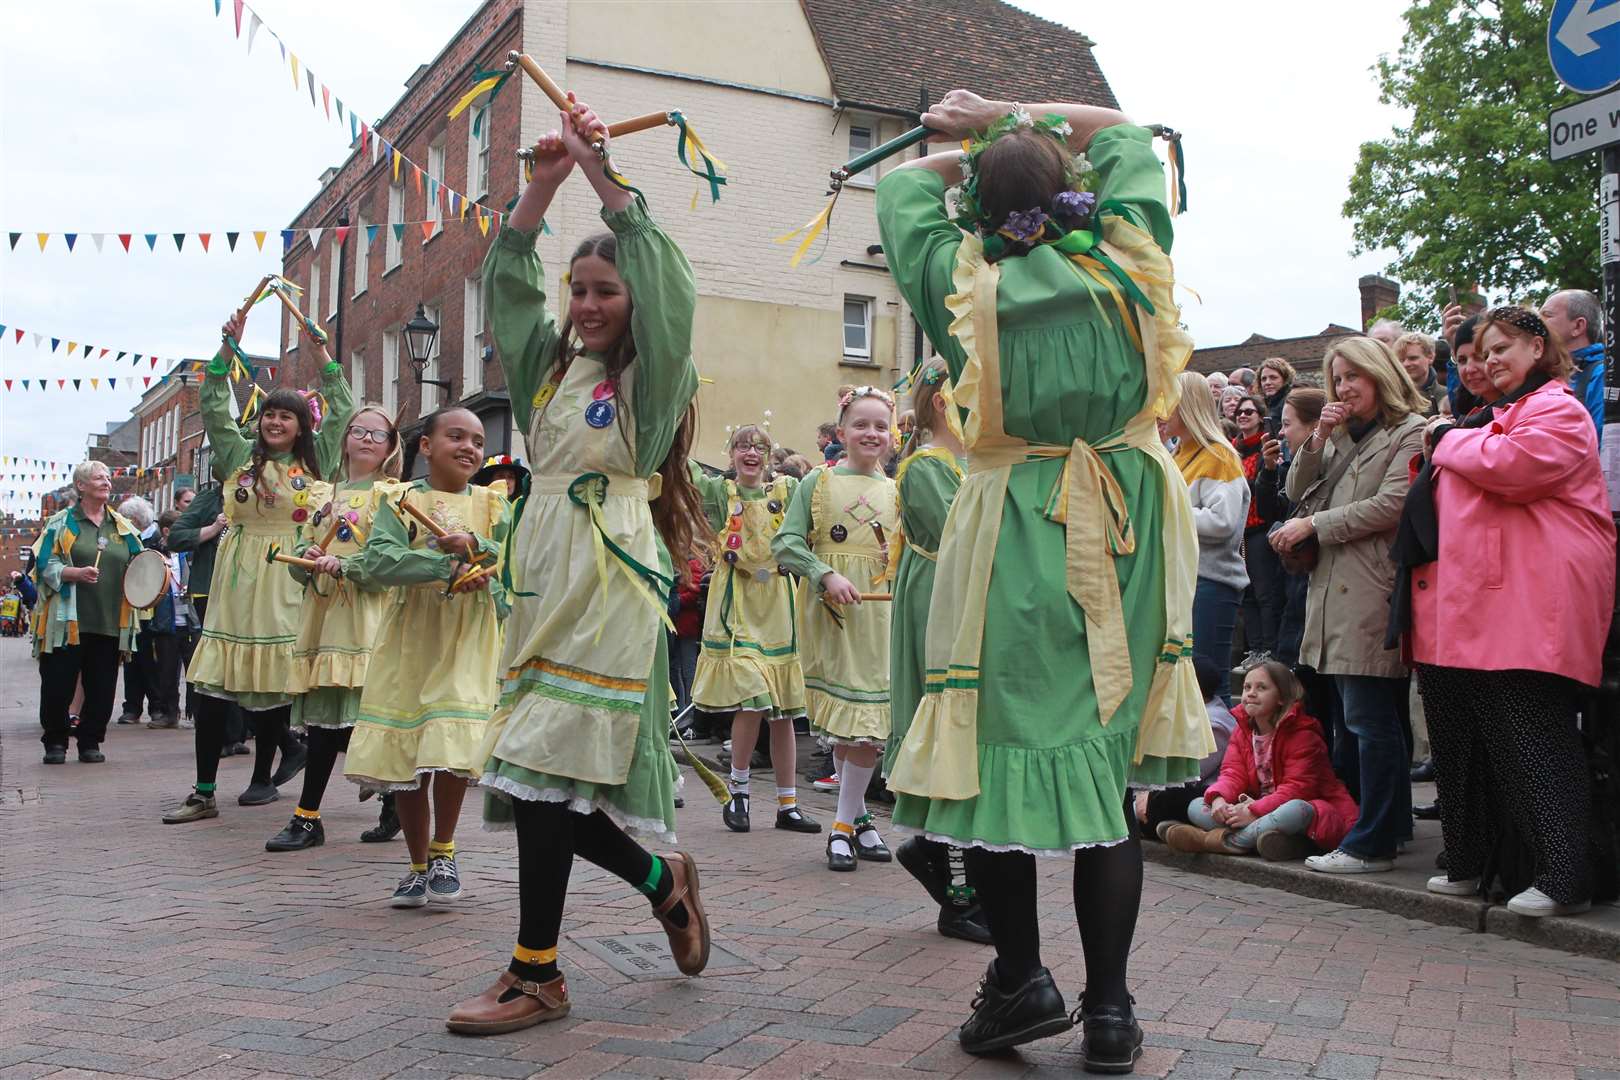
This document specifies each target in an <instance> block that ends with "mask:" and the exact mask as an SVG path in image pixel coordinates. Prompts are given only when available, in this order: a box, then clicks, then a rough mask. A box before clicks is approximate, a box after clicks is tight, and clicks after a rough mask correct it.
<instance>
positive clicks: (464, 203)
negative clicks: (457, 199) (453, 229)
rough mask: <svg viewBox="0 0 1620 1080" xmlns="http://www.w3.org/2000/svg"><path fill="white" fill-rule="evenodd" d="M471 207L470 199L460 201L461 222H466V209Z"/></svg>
mask: <svg viewBox="0 0 1620 1080" xmlns="http://www.w3.org/2000/svg"><path fill="white" fill-rule="evenodd" d="M471 205H472V200H471V199H467V198H463V199H462V200H461V220H462V221H466V220H467V208H468V207H469V206H471Z"/></svg>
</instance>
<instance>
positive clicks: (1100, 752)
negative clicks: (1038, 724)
mask: <svg viewBox="0 0 1620 1080" xmlns="http://www.w3.org/2000/svg"><path fill="white" fill-rule="evenodd" d="M1135 742H1136V728H1135V726H1134V725H1126V726H1123V727H1121V729H1120V730H1119V731H1117V732H1115V731H1111V732H1109V733H1108V734H1106V735H1100V736H1095V737H1093V738H1090V739H1087V740H1085V741H1083V742H1078V743H1071V744H1069V745H1067V746H1058V747H1050V748H1041V749H1032V748H1027V747H1020V746H1008V745H1000V744H997V745H984V744H981V745H980V746H979V747H978V750H977V755H976V763H977V769H978V781H979V793H978V794H977V795H975V796H972V797H970V798H963V799H946V798H940V797H928V796H922V795H917V794H914V793H909V792H907V791H905V790H904V789H903V788H893V787H892V785H891V788H892V789H893V790H894V792H895V806H894V812H893V819H894V822H895V824H896V825H898V826H904V827H907V828H909V829H911V830H912V831H914V832H921V833H924V834H925V835H929V836H933V835H938V836H941V837H948V838H951V841H950V842H952V843H958V842H961V843H964V844H966V845H969V846H975V847H983V848H987V849H991V850H1020V851H1031V852H1037V853H1039V852H1068V851H1075V850H1079V849H1080V848H1084V847H1094V846H1098V845H1107V844H1115V843H1118V842H1119V841H1120V840H1122V839H1124V838H1125V837H1126V836H1128V835H1129V829H1130V826H1131V823H1130V822H1129V821H1127V820H1126V814H1125V790H1126V788H1127V787H1129V786H1131V785H1130V783H1129V781H1128V778H1129V777H1130V776H1131V774H1132V773H1133V770H1132V768H1131V765H1130V755H1131V753H1132V750H1133V748H1134V746H1135ZM1155 760H1156V759H1155ZM1189 764H1190V763H1189ZM1184 771H1186V772H1191V773H1192V774H1194V775H1196V773H1197V769H1196V767H1193V768H1190V769H1183V768H1181V767H1179V766H1178V767H1177V771H1176V773H1175V774H1174V775H1180V774H1181V773H1182V772H1184ZM1171 775H1172V774H1171V773H1169V772H1167V771H1160V772H1159V774H1158V775H1151V771H1148V774H1147V775H1143V776H1142V780H1143V783H1144V784H1159V783H1168V782H1169V779H1170V776H1171Z"/></svg>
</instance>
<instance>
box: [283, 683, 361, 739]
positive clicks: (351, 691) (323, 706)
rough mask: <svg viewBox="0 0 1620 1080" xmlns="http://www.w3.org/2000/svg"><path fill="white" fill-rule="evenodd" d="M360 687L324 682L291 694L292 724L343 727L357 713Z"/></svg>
mask: <svg viewBox="0 0 1620 1080" xmlns="http://www.w3.org/2000/svg"><path fill="white" fill-rule="evenodd" d="M363 692H364V691H362V690H361V689H360V688H359V687H343V686H323V687H319V688H317V689H314V690H308V691H305V692H304V693H302V694H299V695H298V696H296V697H295V698H293V709H292V726H293V727H295V728H312V727H313V728H324V729H326V730H328V731H344V730H347V729H349V728H353V727H354V725H355V721H356V720H358V719H359V716H360V695H361V694H362V693H363Z"/></svg>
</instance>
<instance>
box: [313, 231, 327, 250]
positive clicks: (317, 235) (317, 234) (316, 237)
mask: <svg viewBox="0 0 1620 1080" xmlns="http://www.w3.org/2000/svg"><path fill="white" fill-rule="evenodd" d="M325 231H326V230H325V229H311V230H309V246H310V247H311V248H312V249H313V248H318V247H320V246H321V233H323V232H325Z"/></svg>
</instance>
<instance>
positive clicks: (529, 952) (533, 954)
mask: <svg viewBox="0 0 1620 1080" xmlns="http://www.w3.org/2000/svg"><path fill="white" fill-rule="evenodd" d="M512 959H514V960H516V961H517V962H518V963H520V964H534V965H536V966H539V965H541V964H555V963H556V962H557V946H555V945H553V946H552V947H551V948H549V949H525V948H524V947H523V946H521V945H518V946H516V947H515V948H513V949H512Z"/></svg>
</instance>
